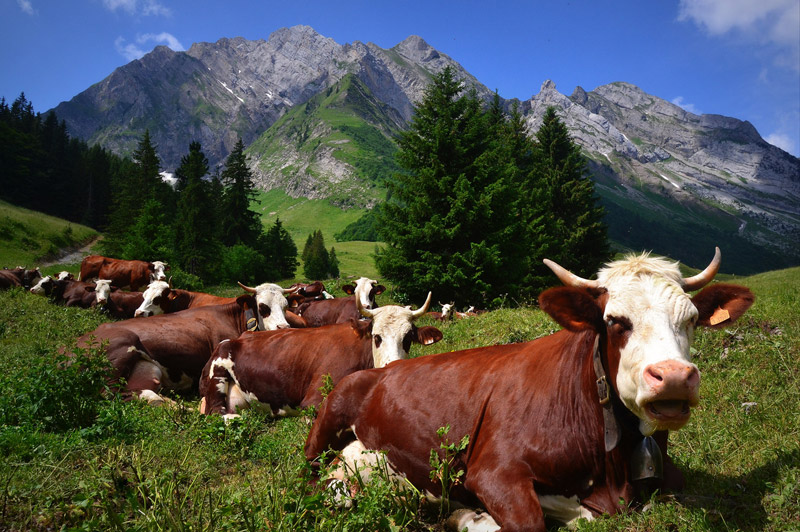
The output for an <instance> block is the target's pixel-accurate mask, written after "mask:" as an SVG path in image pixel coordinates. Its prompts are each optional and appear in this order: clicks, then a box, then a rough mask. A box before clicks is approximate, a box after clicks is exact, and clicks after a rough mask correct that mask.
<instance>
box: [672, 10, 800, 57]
mask: <svg viewBox="0 0 800 532" xmlns="http://www.w3.org/2000/svg"><path fill="white" fill-rule="evenodd" d="M678 9H679V12H678V20H691V21H693V22H694V23H695V24H697V25H699V26H702V27H704V28H705V29H706V30H707V31H708V32H709V33H710V34H711V35H713V36H721V35H725V34H727V33H730V32H739V34H740V35H742V36H745V37H746V38H748V39H749V40H750V41H752V42H757V43H761V44H771V45H775V46H777V47H779V48H780V50H781V52H780V54H781V55H780V56H779V57H778V58H777V61H779V62H780V63H781V64H783V65H784V66H786V65H789V66H792V67H793V68H794V69H796V70H797V69H800V2H798V1H797V0H755V1H754V0H680V5H679V8H678Z"/></svg>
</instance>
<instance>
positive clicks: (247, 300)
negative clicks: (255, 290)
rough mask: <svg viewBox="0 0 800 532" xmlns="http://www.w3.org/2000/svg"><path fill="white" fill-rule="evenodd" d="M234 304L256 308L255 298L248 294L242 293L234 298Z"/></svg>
mask: <svg viewBox="0 0 800 532" xmlns="http://www.w3.org/2000/svg"><path fill="white" fill-rule="evenodd" d="M236 304H237V305H239V306H240V307H243V306H244V305H248V306H249V307H250V308H256V298H254V297H253V296H252V295H250V294H242V295H240V296H239V297H237V298H236Z"/></svg>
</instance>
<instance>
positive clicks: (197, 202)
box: [175, 141, 219, 280]
mask: <svg viewBox="0 0 800 532" xmlns="http://www.w3.org/2000/svg"><path fill="white" fill-rule="evenodd" d="M176 174H179V175H181V176H182V179H184V180H185V181H184V183H185V184H184V187H183V190H182V191H181V193H180V198H179V199H178V209H177V215H176V217H175V251H176V253H177V261H178V263H179V265H180V266H181V267H182V268H183V269H184V270H185V271H187V272H189V273H191V274H193V275H197V276H199V277H201V278H205V279H212V280H215V279H213V273H214V272H213V271H212V269H211V268H210V264H212V262H213V261H212V259H213V257H214V256H216V255H217V254H218V253H219V242H218V241H217V240H216V239H215V238H214V229H215V224H216V220H215V217H214V216H213V213H214V204H213V201H212V198H211V197H210V195H209V193H208V184H207V182H205V181H204V180H203V177H205V176H206V175H207V174H208V158H206V156H205V154H203V151H202V147H201V145H200V143H199V142H196V141H195V142H192V143H191V144H190V145H189V153H188V155H185V156H183V157H182V158H181V164H180V166H179V167H178V169H177V171H176Z"/></svg>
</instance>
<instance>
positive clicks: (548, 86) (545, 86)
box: [539, 79, 556, 93]
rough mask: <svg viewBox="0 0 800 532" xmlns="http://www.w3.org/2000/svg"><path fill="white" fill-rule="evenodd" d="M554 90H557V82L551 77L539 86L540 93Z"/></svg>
mask: <svg viewBox="0 0 800 532" xmlns="http://www.w3.org/2000/svg"><path fill="white" fill-rule="evenodd" d="M554 90H556V84H555V82H554V81H553V80H551V79H546V80H544V83H542V86H541V87H540V88H539V92H540V93H542V92H546V91H554Z"/></svg>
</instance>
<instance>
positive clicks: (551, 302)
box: [539, 286, 603, 332]
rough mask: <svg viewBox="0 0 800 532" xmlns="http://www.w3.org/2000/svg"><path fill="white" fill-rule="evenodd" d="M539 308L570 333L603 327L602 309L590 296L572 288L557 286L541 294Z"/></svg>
mask: <svg viewBox="0 0 800 532" xmlns="http://www.w3.org/2000/svg"><path fill="white" fill-rule="evenodd" d="M539 306H540V307H541V308H542V310H544V311H545V312H547V313H548V314H549V315H550V316H551V317H552V318H553V319H554V320H556V322H557V323H558V324H559V325H561V326H562V327H564V328H565V329H567V330H570V331H572V332H579V331H585V330H587V329H594V330H600V329H601V328H602V327H603V309H602V308H600V305H598V303H597V301H596V300H595V298H594V297H592V295H591V294H590V293H589V292H588V291H586V290H584V289H582V288H575V287H572V286H558V287H556V288H550V289H548V290H545V291H544V292H542V294H541V295H540V296H539Z"/></svg>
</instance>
